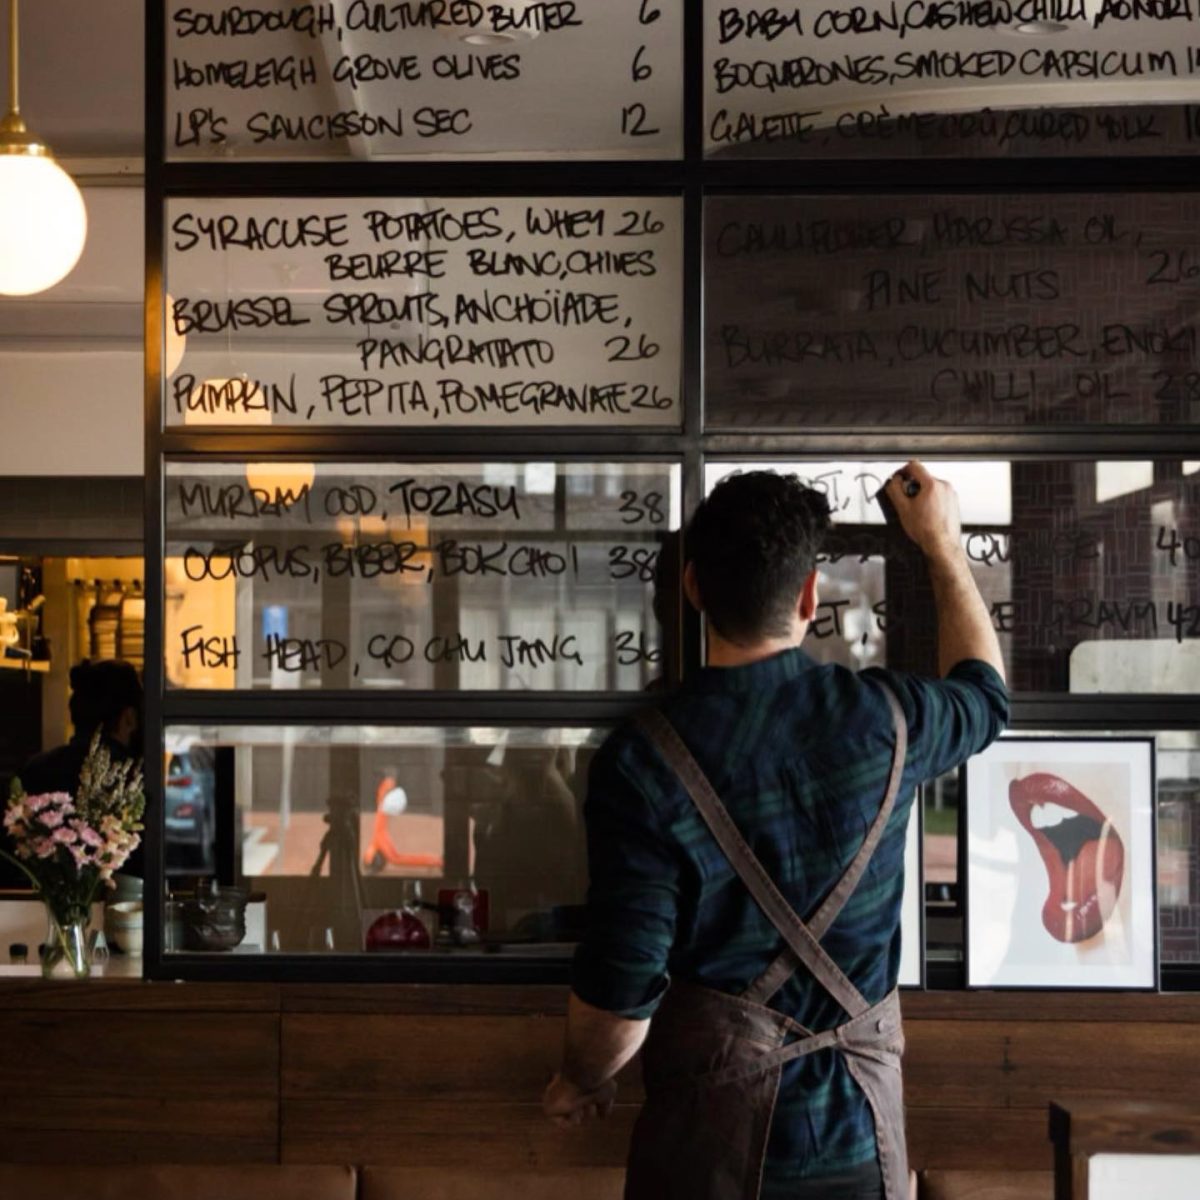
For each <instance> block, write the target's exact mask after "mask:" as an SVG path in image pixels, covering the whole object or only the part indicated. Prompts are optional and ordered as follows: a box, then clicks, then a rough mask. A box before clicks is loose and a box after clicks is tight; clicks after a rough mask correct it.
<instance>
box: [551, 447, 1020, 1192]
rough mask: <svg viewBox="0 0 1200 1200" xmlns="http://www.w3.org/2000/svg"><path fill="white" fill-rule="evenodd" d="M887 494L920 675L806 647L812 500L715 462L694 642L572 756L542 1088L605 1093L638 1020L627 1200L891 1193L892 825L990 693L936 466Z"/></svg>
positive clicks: (954, 749)
mask: <svg viewBox="0 0 1200 1200" xmlns="http://www.w3.org/2000/svg"><path fill="white" fill-rule="evenodd" d="M886 492H887V496H888V498H889V499H890V501H891V503H892V505H893V506H894V508H895V510H896V514H897V516H898V519H899V522H900V524H901V526H902V528H903V529H904V531H905V533H906V534H907V535H908V536H909V537H910V538H911V539H912V541H913V542H915V543H916V545H917V546H918V547H919V548H920V550H921V551H922V552H923V553H924V555H925V558H926V561H927V564H928V567H929V574H930V579H931V582H932V587H933V594H934V598H935V603H936V616H937V641H938V660H939V670H940V672H941V676H942V678H941V679H936V680H935V679H924V678H919V677H916V676H913V675H907V674H903V673H900V672H893V671H884V670H878V669H871V670H867V671H863V672H861V673H857V674H856V673H854V672H852V671H848V670H846V669H844V668H842V667H838V666H822V665H819V664H817V663H816V662H814V661H813V659H811V658H810V657H809V656H808V655H807V654H805V652H804V651H803V650H802V649H801V642H802V641H803V640H804V637H805V635H806V633H807V632H808V629H809V626H810V624H811V623H812V620H813V618H814V616H815V614H816V612H817V606H818V602H819V601H818V595H817V569H816V564H817V558H818V555H819V553H820V550H821V546H822V542H823V539H824V537H825V535H826V533H827V531H828V529H829V523H830V521H829V510H828V506H827V505H826V502H825V500H824V498H823V497H822V496H821V495H820V494H818V493H817V492H815V491H813V490H812V489H809V488H806V487H804V486H803V485H801V483H800V482H799V480H797V479H796V478H795V477H794V476H781V475H776V474H773V473H769V472H761V471H760V472H751V473H748V474H742V475H735V476H732V477H731V478H729V479H727V480H725V481H724V482H722V483H721V484H720V485H718V487H717V488H716V489H715V490H714V491H713V493H712V495H711V496H710V497H709V498H708V499H707V500H706V501H705V502H704V503H703V504H702V505H701V506H700V508H699V509H698V510H697V512H696V515H695V517H694V518H693V520H692V522H691V524H690V525H689V527H688V529H687V532H686V534H685V539H684V561H685V570H684V578H683V586H684V591H685V593H686V595H687V598H688V600H689V601H690V602H691V604H692V605H693V606H694V607H695V608H696V609H698V610H699V611H700V612H702V613H703V614H704V616H705V619H706V624H707V630H708V666H707V667H706V668H705V669H704V670H703V671H701V672H700V673H699V674H698V676H697V677H696V678H695V679H693V680H691V681H689V682H688V683H686V684H685V685H684V686H683V687H682V688H681V689H680V690H679V691H678V692H677V693H675V694H674V695H673V696H671V697H670V698H668V699H666V700H665V701H664V702H663V704H662V707H661V709H660V710H654V711H651V712H647V713H645V714H643V715H642V716H641V717H639V719H638V720H637V721H635V722H632V723H630V724H629V725H627V726H625V727H623V728H621V729H619V730H617V731H616V732H615V733H614V734H613V735H612V736H611V737H610V738H609V739H608V741H607V742H606V743H605V745H604V746H603V747H602V748H601V750H600V751H599V752H598V753H597V755H596V757H595V760H594V762H593V764H592V768H591V773H590V778H589V787H588V798H587V804H586V807H585V819H586V822H587V832H588V857H589V870H590V878H591V886H590V890H589V895H588V906H589V922H588V932H587V934H586V936H585V938H584V940H583V942H582V943H581V945H580V947H579V950H578V953H577V956H576V960H575V969H574V979H573V990H572V995H571V999H570V1006H569V1012H568V1027H567V1038H566V1047H565V1052H564V1061H563V1066H562V1070H561V1073H560V1074H559V1075H557V1076H556V1077H555V1079H554V1080H553V1081H552V1082H551V1084H550V1086H549V1087H548V1088H547V1091H546V1095H545V1098H544V1104H545V1109H546V1112H547V1114H548V1115H549V1116H550V1117H551V1118H552V1119H553V1120H555V1121H556V1122H558V1123H561V1124H577V1123H579V1122H580V1121H583V1120H585V1119H587V1118H588V1117H590V1116H594V1115H597V1114H599V1115H604V1114H605V1113H607V1111H608V1110H609V1108H611V1106H612V1103H613V1098H614V1096H615V1092H616V1086H615V1083H614V1077H615V1076H616V1074H617V1073H618V1072H619V1071H620V1069H621V1068H622V1067H623V1066H624V1065H625V1064H626V1063H628V1062H629V1060H630V1059H631V1058H632V1057H633V1056H634V1054H636V1053H637V1052H638V1050H639V1049H642V1048H643V1043H644V1053H643V1072H644V1076H645V1080H646V1095H647V1099H646V1104H645V1106H644V1108H643V1110H642V1113H641V1115H640V1117H639V1119H638V1123H637V1126H636V1128H635V1131H634V1135H633V1141H632V1145H631V1148H630V1155H629V1164H628V1174H627V1182H626V1197H627V1200H672V1198H675V1197H678V1198H679V1200H755V1198H756V1197H757V1198H759V1200H783V1198H784V1197H786V1198H787V1200H801V1198H804V1197H821V1198H822V1200H840V1198H846V1200H849V1198H854V1200H860V1198H862V1200H865V1198H879V1197H883V1198H885V1200H903V1198H904V1197H905V1196H907V1194H908V1167H907V1157H906V1153H905V1146H904V1116H903V1105H902V1099H901V1089H900V1053H901V1051H902V1049H903V1035H902V1033H901V1027H900V1012H899V1003H898V1000H897V996H896V991H895V987H896V978H897V973H898V969H899V959H900V937H899V922H900V901H901V895H902V892H903V884H904V880H903V861H904V860H903V855H904V843H905V835H906V827H907V824H908V819H909V815H910V811H911V808H912V803H913V798H914V795H915V791H916V788H917V787H918V785H920V784H921V783H923V782H924V781H926V780H929V779H932V778H934V777H935V776H938V775H940V774H942V773H943V772H945V771H949V770H952V769H953V768H955V767H957V766H958V765H959V764H960V763H962V762H963V761H964V760H965V759H966V758H968V757H969V756H970V755H972V754H975V753H978V752H979V751H980V750H982V749H983V748H984V747H985V746H987V745H988V744H989V743H990V742H991V741H992V740H994V739H995V738H996V737H997V736H998V735H999V734H1000V732H1001V730H1002V729H1003V728H1004V726H1005V723H1006V721H1007V717H1008V695H1007V692H1006V690H1005V684H1004V678H1003V669H1004V668H1003V663H1002V661H1001V657H1000V648H999V644H998V642H997V640H996V635H995V632H994V630H993V628H992V624H991V620H990V618H989V615H988V611H987V608H986V606H985V604H984V602H983V600H982V598H981V597H980V595H979V591H978V589H977V588H976V586H975V583H974V581H973V580H972V578H971V574H970V571H969V568H968V564H967V559H966V556H965V554H964V552H963V549H962V534H961V523H960V518H959V513H958V501H957V497H956V496H955V494H954V491H953V489H952V488H951V487H950V486H949V485H948V484H946V483H944V482H942V481H940V480H936V479H934V478H933V477H932V476H931V475H930V474H929V472H928V471H927V470H926V469H925V468H924V467H923V466H922V465H921V464H920V463H917V462H913V463H910V464H909V465H908V466H907V467H905V468H904V469H903V470H902V471H900V472H898V473H897V475H895V476H893V478H892V479H891V481H889V483H888V486H887V488H886Z"/></svg>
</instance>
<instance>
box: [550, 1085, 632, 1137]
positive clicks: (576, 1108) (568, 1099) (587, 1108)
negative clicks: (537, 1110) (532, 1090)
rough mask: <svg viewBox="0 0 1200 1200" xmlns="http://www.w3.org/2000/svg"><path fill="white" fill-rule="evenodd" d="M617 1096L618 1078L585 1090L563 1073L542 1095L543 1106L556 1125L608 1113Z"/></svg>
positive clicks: (566, 1124) (568, 1124) (580, 1122)
mask: <svg viewBox="0 0 1200 1200" xmlns="http://www.w3.org/2000/svg"><path fill="white" fill-rule="evenodd" d="M616 1098H617V1084H616V1081H615V1080H612V1079H610V1080H609V1081H608V1082H607V1083H605V1084H602V1085H601V1086H600V1087H598V1088H597V1089H596V1090H595V1091H592V1092H585V1091H584V1090H583V1089H582V1088H580V1087H579V1086H577V1085H576V1084H574V1083H572V1082H571V1081H570V1080H569V1079H565V1078H564V1077H563V1076H562V1075H555V1076H554V1078H553V1079H552V1080H550V1083H549V1084H548V1085H547V1087H546V1092H545V1095H543V1096H542V1109H543V1111H544V1112H545V1114H546V1116H548V1117H549V1118H550V1120H551V1121H553V1122H554V1124H555V1125H559V1126H562V1127H563V1128H566V1127H568V1126H571V1125H582V1124H583V1123H584V1122H585V1121H590V1120H593V1119H594V1118H596V1117H607V1116H608V1114H609V1113H610V1112H612V1106H613V1102H614V1101H615V1100H616Z"/></svg>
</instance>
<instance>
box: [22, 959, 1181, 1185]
mask: <svg viewBox="0 0 1200 1200" xmlns="http://www.w3.org/2000/svg"><path fill="white" fill-rule="evenodd" d="M565 1001H566V992H565V989H563V988H560V987H549V986H528V987H509V986H503V985H496V986H484V985H470V984H464V985H460V986H456V987H437V986H421V985H388V984H381V985H355V984H345V985H330V986H320V985H307V984H238V983H226V984H217V983H213V984H208V983H180V984H174V983H145V982H140V981H133V980H131V981H97V982H96V983H94V984H93V985H92V986H89V987H86V988H80V987H72V986H70V985H66V984H63V985H57V984H44V983H42V982H40V981H37V982H32V981H30V982H12V981H5V982H3V983H0V1039H3V1044H4V1045H5V1046H6V1047H8V1068H9V1071H8V1073H9V1078H10V1079H12V1080H14V1081H17V1082H16V1086H17V1087H18V1088H19V1089H20V1103H19V1104H12V1105H10V1106H9V1114H8V1118H7V1120H6V1121H5V1122H4V1123H3V1126H2V1128H0V1160H4V1161H10V1162H30V1161H39V1160H42V1159H43V1158H44V1155H45V1152H46V1147H45V1144H44V1139H43V1137H42V1136H41V1134H42V1131H43V1130H45V1129H46V1128H49V1127H53V1128H55V1129H58V1130H69V1132H70V1136H69V1137H64V1138H60V1139H57V1140H56V1150H55V1153H56V1155H61V1156H62V1162H63V1163H70V1162H73V1161H77V1162H80V1163H87V1162H95V1161H98V1160H100V1159H103V1160H104V1161H106V1162H177V1163H188V1162H231V1163H232V1162H263V1163H271V1162H283V1163H291V1164H303V1163H310V1164H320V1163H330V1164H333V1163H344V1162H347V1161H349V1162H352V1163H356V1164H359V1165H363V1164H375V1165H383V1166H386V1165H409V1166H429V1167H434V1166H439V1165H445V1164H446V1163H449V1162H453V1163H455V1164H456V1165H458V1166H462V1167H470V1168H477V1169H483V1170H493V1171H509V1170H513V1171H515V1170H521V1169H525V1170H528V1169H530V1168H535V1169H541V1168H550V1167H592V1166H596V1167H599V1166H614V1167H619V1166H621V1165H622V1164H623V1162H624V1156H625V1148H626V1144H627V1139H628V1135H629V1131H630V1129H631V1127H632V1123H633V1120H634V1117H635V1115H636V1113H637V1107H638V1104H639V1102H640V1099H641V1091H640V1084H639V1080H638V1078H637V1074H636V1071H632V1072H628V1073H627V1074H626V1076H625V1078H624V1079H623V1080H622V1089H621V1094H620V1102H619V1104H618V1105H617V1107H616V1109H615V1111H614V1113H613V1116H612V1118H611V1119H610V1120H609V1121H606V1122H597V1123H594V1124H592V1125H589V1126H585V1127H583V1128H580V1129H572V1130H560V1129H556V1128H554V1127H553V1126H551V1125H550V1124H549V1123H548V1122H547V1121H546V1119H545V1118H544V1116H543V1115H542V1111H541V1105H540V1093H541V1089H542V1087H543V1085H544V1083H545V1082H546V1080H547V1078H548V1077H549V1074H550V1072H551V1071H552V1070H553V1069H554V1067H555V1065H556V1061H557V1057H558V1052H559V1047H560V1044H561V1038H562V1027H563V1014H564V1011H565ZM904 1011H905V1018H906V1029H907V1037H908V1051H907V1054H906V1058H905V1070H906V1081H907V1083H906V1087H907V1101H908V1134H909V1147H910V1155H911V1158H912V1163H913V1166H914V1168H916V1169H918V1170H922V1171H929V1170H956V1169H963V1170H966V1169H970V1170H979V1171H986V1170H1004V1171H1007V1172H1012V1171H1022V1170H1024V1171H1050V1170H1051V1169H1052V1167H1053V1164H1054V1149H1053V1146H1052V1144H1051V1142H1050V1139H1049V1137H1048V1136H1047V1111H1048V1106H1049V1104H1050V1103H1051V1101H1059V1102H1061V1103H1066V1102H1068V1101H1071V1102H1075V1101H1079V1102H1087V1103H1090V1104H1097V1103H1101V1102H1115V1101H1120V1100H1122V1099H1124V1098H1126V1097H1129V1096H1138V1097H1140V1098H1143V1099H1144V1100H1147V1101H1159V1102H1168V1101H1172V1100H1176V1099H1177V1097H1178V1094H1179V1090H1180V1081H1181V1080H1188V1079H1194V1078H1196V1076H1197V1074H1198V1073H1200V996H1197V995H1154V994H1117V993H1088V994H1079V995H1061V994H1053V993H1041V994H1029V993H997V992H963V993H940V994H939V993H932V992H913V993H910V994H908V995H906V996H905V998H904Z"/></svg>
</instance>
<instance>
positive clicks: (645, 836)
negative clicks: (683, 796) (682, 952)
mask: <svg viewBox="0 0 1200 1200" xmlns="http://www.w3.org/2000/svg"><path fill="white" fill-rule="evenodd" d="M584 818H585V821H586V824H587V845H588V873H589V879H590V882H589V887H588V919H587V925H586V932H585V934H584V938H583V941H582V942H581V943H580V945H579V947H578V949H577V951H576V953H575V962H574V968H573V971H572V989H573V990H574V992H575V994H576V995H577V996H578V997H579V998H580V999H581V1000H583V1001H584V1002H585V1003H587V1004H591V1005H592V1006H593V1007H595V1008H600V1009H604V1010H605V1011H607V1012H611V1013H615V1014H617V1015H618V1016H622V1017H627V1018H629V1019H631V1020H643V1019H646V1018H648V1017H650V1016H651V1015H652V1014H653V1012H654V1010H655V1009H656V1008H657V1007H658V1003H659V1001H660V1000H661V999H662V997H663V994H664V993H665V992H666V990H667V985H668V982H669V976H668V974H667V960H668V957H669V955H670V952H671V945H672V943H673V941H674V937H675V922H676V916H677V912H678V904H679V870H680V868H679V861H678V857H677V854H676V853H675V852H673V851H672V849H671V847H670V845H669V844H668V842H667V841H666V840H665V839H664V838H663V836H662V834H661V832H660V830H659V829H658V827H657V821H656V814H655V812H654V810H653V807H652V805H651V804H650V802H649V801H648V799H647V797H646V796H645V795H644V794H643V791H642V789H641V788H640V787H639V786H637V785H636V784H635V783H634V782H633V780H632V779H631V777H630V774H629V773H628V766H627V764H625V763H623V762H622V761H621V758H620V756H619V755H618V754H617V753H616V752H614V751H613V749H612V748H611V744H610V745H606V746H605V747H603V748H602V749H601V750H600V751H599V752H598V753H597V755H596V757H595V759H594V760H593V762H592V768H591V771H590V773H589V777H588V795H587V801H586V803H585V805H584Z"/></svg>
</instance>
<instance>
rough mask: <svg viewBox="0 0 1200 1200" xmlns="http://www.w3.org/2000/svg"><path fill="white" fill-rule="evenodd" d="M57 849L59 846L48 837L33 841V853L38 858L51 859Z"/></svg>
mask: <svg viewBox="0 0 1200 1200" xmlns="http://www.w3.org/2000/svg"><path fill="white" fill-rule="evenodd" d="M57 849H58V846H57V844H56V843H55V842H54V841H53V840H52V839H50V838H48V837H44V838H34V839H33V852H34V854H36V855H37V856H38V858H50V857H51V856H52V855H53V854H54V852H55V851H56V850H57Z"/></svg>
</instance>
